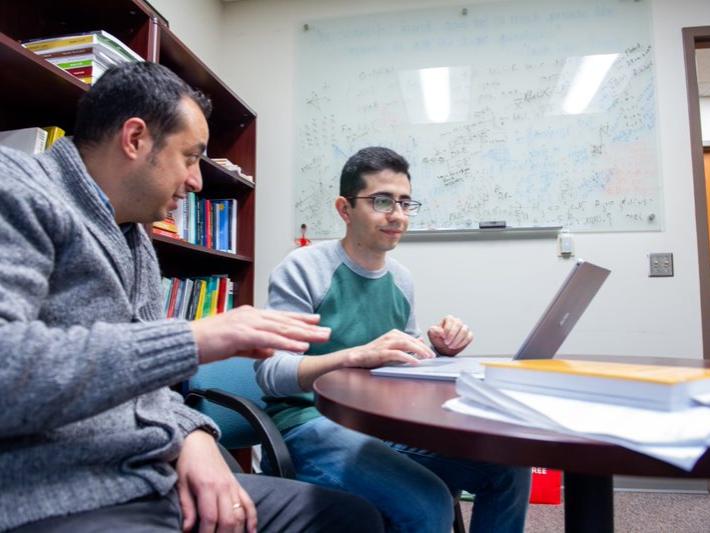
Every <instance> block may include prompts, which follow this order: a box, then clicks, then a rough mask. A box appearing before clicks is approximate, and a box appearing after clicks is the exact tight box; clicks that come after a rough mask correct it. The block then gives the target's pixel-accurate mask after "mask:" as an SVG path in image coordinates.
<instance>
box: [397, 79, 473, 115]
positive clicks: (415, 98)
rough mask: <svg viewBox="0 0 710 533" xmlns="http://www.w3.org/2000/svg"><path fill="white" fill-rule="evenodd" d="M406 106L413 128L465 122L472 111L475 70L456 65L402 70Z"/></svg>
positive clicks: (402, 92) (401, 87) (402, 89)
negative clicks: (472, 74) (473, 71)
mask: <svg viewBox="0 0 710 533" xmlns="http://www.w3.org/2000/svg"><path fill="white" fill-rule="evenodd" d="M397 75H398V78H399V87H400V91H401V92H400V94H401V96H402V102H403V103H404V105H405V107H406V109H407V117H408V118H409V121H410V123H412V124H444V123H452V122H463V121H466V120H468V118H469V109H470V107H471V67H470V66H468V65H465V66H464V65H453V66H445V67H428V68H418V69H412V70H400V71H399V72H398V73H397Z"/></svg>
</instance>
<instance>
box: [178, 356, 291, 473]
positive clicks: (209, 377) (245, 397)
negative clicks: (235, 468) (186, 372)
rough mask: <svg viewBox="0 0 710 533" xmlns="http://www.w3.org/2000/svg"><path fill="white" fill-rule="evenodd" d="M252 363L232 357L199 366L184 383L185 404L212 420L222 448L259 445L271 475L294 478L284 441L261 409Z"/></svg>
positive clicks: (251, 360)
mask: <svg viewBox="0 0 710 533" xmlns="http://www.w3.org/2000/svg"><path fill="white" fill-rule="evenodd" d="M253 365H254V361H253V359H246V358H243V357H233V358H231V359H227V360H225V361H219V362H216V363H210V364H208V365H202V366H200V368H199V369H198V371H197V373H196V374H195V375H194V376H193V377H192V378H191V379H190V380H189V381H188V382H187V387H186V389H187V390H186V391H185V403H187V405H189V406H190V407H192V408H194V409H197V410H198V411H200V412H202V413H205V414H206V415H207V416H209V417H210V418H211V419H212V420H214V421H215V423H216V424H217V425H218V426H219V428H220V430H221V431H222V437H221V439H220V444H221V445H222V446H223V447H224V448H226V449H228V450H239V449H244V448H251V447H252V446H255V445H257V444H261V446H262V452H263V453H264V454H265V456H266V457H267V459H268V460H269V464H270V465H272V468H273V475H275V476H278V477H284V478H288V479H296V470H295V468H294V467H293V462H292V461H291V455H290V454H289V452H288V448H287V447H286V443H285V442H284V440H283V437H282V436H281V433H280V432H279V430H278V429H277V428H276V425H275V424H274V423H273V421H272V420H271V418H269V416H268V415H267V414H266V413H265V412H264V410H263V408H264V403H263V401H262V400H261V396H262V392H261V389H260V388H259V386H258V385H257V384H256V378H255V373H254V367H253ZM235 413H236V414H235ZM230 466H231V463H230Z"/></svg>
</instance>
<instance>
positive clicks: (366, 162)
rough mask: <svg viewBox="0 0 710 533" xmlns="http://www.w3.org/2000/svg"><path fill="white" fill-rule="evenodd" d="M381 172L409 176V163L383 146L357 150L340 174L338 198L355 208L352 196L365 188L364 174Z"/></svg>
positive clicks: (408, 177) (409, 177)
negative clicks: (342, 197) (388, 171)
mask: <svg viewBox="0 0 710 533" xmlns="http://www.w3.org/2000/svg"><path fill="white" fill-rule="evenodd" d="M382 170H391V171H392V172H400V173H402V174H406V175H407V179H408V180H410V181H411V180H412V178H411V176H410V175H409V163H407V160H406V159H405V158H404V157H402V156H401V155H399V154H398V153H397V152H395V151H394V150H390V149H389V148H385V147H383V146H368V147H367V148H363V149H362V150H359V151H358V152H357V153H356V154H355V155H353V156H351V157H350V159H348V160H347V162H346V163H345V166H344V167H343V171H342V172H341V173H340V196H344V197H345V198H348V200H349V202H350V205H352V206H353V207H354V206H355V200H354V199H353V198H352V197H353V196H357V195H358V193H359V192H360V191H361V190H363V189H364V188H365V187H366V185H367V184H366V183H365V179H364V177H363V175H364V174H373V173H375V172H380V171H382Z"/></svg>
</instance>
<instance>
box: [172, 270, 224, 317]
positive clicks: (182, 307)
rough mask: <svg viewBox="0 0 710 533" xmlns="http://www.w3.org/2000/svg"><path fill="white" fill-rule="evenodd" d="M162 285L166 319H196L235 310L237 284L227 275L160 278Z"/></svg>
mask: <svg viewBox="0 0 710 533" xmlns="http://www.w3.org/2000/svg"><path fill="white" fill-rule="evenodd" d="M162 285H163V311H164V312H165V316H166V317H167V318H184V319H186V320H197V319H200V318H204V317H207V316H212V315H216V314H217V313H223V312H225V311H228V310H229V309H232V308H233V307H234V302H235V289H236V283H235V282H234V281H233V280H231V279H229V278H228V277H227V276H226V275H220V276H209V277H199V278H187V279H180V278H163V279H162Z"/></svg>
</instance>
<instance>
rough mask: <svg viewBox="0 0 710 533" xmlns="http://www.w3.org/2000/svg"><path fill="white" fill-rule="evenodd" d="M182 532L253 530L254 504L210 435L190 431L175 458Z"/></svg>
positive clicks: (254, 525) (254, 530) (230, 532)
mask: <svg viewBox="0 0 710 533" xmlns="http://www.w3.org/2000/svg"><path fill="white" fill-rule="evenodd" d="M177 474H178V485H177V487H178V494H179V496H180V507H181V508H182V514H183V517H184V520H183V524H182V528H183V531H190V530H191V529H192V528H193V527H194V525H195V521H196V520H198V519H199V521H200V529H199V531H200V533H208V532H209V533H212V532H215V531H216V532H219V533H222V532H224V533H226V532H229V533H233V532H242V531H244V530H245V527H246V531H249V533H256V507H255V506H254V502H252V501H251V498H249V495H248V494H247V493H246V491H245V490H244V489H243V488H242V487H241V486H240V485H239V483H238V482H237V480H236V478H235V477H234V474H233V473H232V472H231V471H230V470H229V467H228V466H227V463H226V462H225V461H224V459H223V458H222V455H221V454H220V453H219V449H218V448H217V443H216V442H215V440H214V438H213V437H212V435H210V434H209V433H206V432H204V431H200V430H197V431H193V432H192V433H190V434H189V435H188V436H187V437H186V438H185V442H184V444H183V447H182V451H181V452H180V456H179V457H178V461H177Z"/></svg>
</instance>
